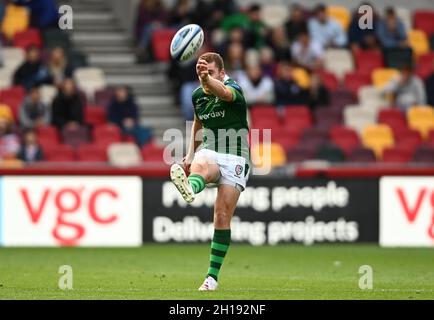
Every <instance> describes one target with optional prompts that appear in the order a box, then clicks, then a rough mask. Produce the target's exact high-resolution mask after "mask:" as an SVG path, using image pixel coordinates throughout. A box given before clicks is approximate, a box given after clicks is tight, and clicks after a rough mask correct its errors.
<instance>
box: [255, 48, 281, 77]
mask: <svg viewBox="0 0 434 320" xmlns="http://www.w3.org/2000/svg"><path fill="white" fill-rule="evenodd" d="M259 61H260V64H261V69H262V73H263V74H264V75H265V76H268V77H270V78H274V77H275V75H276V67H277V64H276V61H275V59H274V52H273V50H272V49H271V48H270V47H263V48H262V49H261V50H260V51H259Z"/></svg>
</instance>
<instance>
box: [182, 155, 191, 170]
mask: <svg viewBox="0 0 434 320" xmlns="http://www.w3.org/2000/svg"><path fill="white" fill-rule="evenodd" d="M193 158H194V156H190V155H186V156H185V157H184V158H182V164H181V165H182V167H183V169H184V171H185V172H187V173H190V166H191V163H192V162H193Z"/></svg>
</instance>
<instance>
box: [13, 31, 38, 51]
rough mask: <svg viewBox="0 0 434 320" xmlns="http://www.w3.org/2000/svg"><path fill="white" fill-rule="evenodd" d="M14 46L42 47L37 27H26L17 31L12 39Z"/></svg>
mask: <svg viewBox="0 0 434 320" xmlns="http://www.w3.org/2000/svg"><path fill="white" fill-rule="evenodd" d="M13 45H14V47H18V48H22V49H26V48H27V47H28V46H31V45H34V46H37V47H39V48H42V37H41V33H40V32H39V30H38V29H34V28H31V29H27V30H24V31H21V32H17V33H16V34H15V36H14V39H13Z"/></svg>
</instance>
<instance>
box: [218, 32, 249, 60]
mask: <svg viewBox="0 0 434 320" xmlns="http://www.w3.org/2000/svg"><path fill="white" fill-rule="evenodd" d="M223 37H225V36H224V35H223ZM233 43H239V44H241V45H242V46H243V48H244V47H246V44H245V43H244V30H243V29H242V28H234V29H232V30H231V31H229V34H228V36H227V37H225V38H224V40H223V41H221V42H220V43H219V44H217V46H216V48H215V51H216V52H217V53H219V54H220V55H221V56H224V55H225V53H226V52H227V50H228V48H229V46H230V45H231V44H233Z"/></svg>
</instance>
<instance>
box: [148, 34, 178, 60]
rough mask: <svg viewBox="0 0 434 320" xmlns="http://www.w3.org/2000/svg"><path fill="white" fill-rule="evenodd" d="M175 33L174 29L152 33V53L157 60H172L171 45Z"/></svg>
mask: <svg viewBox="0 0 434 320" xmlns="http://www.w3.org/2000/svg"><path fill="white" fill-rule="evenodd" d="M175 33H176V30H173V29H160V30H155V31H154V32H153V33H152V52H153V55H154V58H155V59H156V60H158V61H165V62H167V61H169V60H170V43H171V42H172V38H173V36H174V35H175Z"/></svg>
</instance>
